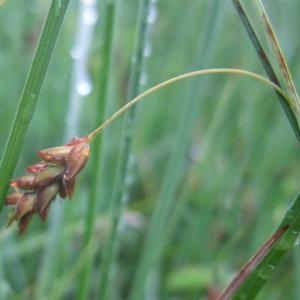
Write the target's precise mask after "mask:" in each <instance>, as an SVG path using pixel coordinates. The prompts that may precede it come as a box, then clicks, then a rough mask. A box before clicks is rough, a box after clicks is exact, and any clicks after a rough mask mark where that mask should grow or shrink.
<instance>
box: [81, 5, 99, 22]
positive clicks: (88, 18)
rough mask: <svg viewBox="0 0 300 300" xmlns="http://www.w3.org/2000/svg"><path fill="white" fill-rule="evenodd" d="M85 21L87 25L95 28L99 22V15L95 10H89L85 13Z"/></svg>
mask: <svg viewBox="0 0 300 300" xmlns="http://www.w3.org/2000/svg"><path fill="white" fill-rule="evenodd" d="M82 17H83V21H84V23H85V24H86V25H89V26H93V25H95V23H96V22H97V19H98V14H97V11H95V10H94V8H92V7H91V8H87V9H86V10H85V11H84V12H83V16H82Z"/></svg>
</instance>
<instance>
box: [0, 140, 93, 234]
mask: <svg viewBox="0 0 300 300" xmlns="http://www.w3.org/2000/svg"><path fill="white" fill-rule="evenodd" d="M89 141H90V140H89V138H88V137H82V138H73V139H71V140H70V141H69V142H68V143H67V144H65V145H63V146H59V147H53V148H48V149H43V150H41V151H39V152H38V155H39V157H40V158H41V159H42V161H41V162H38V163H36V164H34V165H31V166H28V167H27V168H26V171H27V173H28V174H26V175H24V176H22V177H19V178H16V179H14V180H12V181H11V182H10V186H11V187H12V188H13V189H14V192H13V193H12V194H10V195H8V196H7V197H6V201H5V204H6V205H14V206H15V209H14V211H13V212H12V214H11V215H10V217H9V220H8V224H7V226H10V225H11V224H12V223H13V222H14V221H17V222H18V226H19V233H20V234H22V233H23V232H24V231H25V230H26V228H27V226H28V224H29V221H30V220H31V218H32V216H33V215H34V214H38V215H39V216H40V218H41V220H42V221H45V220H46V219H47V215H48V211H49V207H50V205H51V202H52V201H53V200H54V199H55V198H56V196H57V195H58V194H59V195H60V197H61V198H67V197H68V198H69V199H71V198H72V195H73V193H74V188H75V180H76V177H77V175H78V174H79V172H80V171H81V170H82V169H83V168H84V166H85V164H86V162H87V160H88V158H89Z"/></svg>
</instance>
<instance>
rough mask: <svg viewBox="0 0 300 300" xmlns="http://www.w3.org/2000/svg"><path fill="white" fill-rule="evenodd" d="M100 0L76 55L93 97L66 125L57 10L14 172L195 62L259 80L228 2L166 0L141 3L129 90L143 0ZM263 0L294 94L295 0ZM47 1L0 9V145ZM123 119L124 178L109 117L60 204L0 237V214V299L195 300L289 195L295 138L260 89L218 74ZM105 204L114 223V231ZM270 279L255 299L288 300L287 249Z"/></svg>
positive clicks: (67, 85)
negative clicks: (144, 27) (83, 49)
mask: <svg viewBox="0 0 300 300" xmlns="http://www.w3.org/2000/svg"><path fill="white" fill-rule="evenodd" d="M98 2H99V3H98V6H97V7H96V9H97V13H98V22H97V23H96V24H95V28H94V35H93V38H92V42H91V49H90V56H89V59H88V72H89V76H90V80H91V84H92V86H93V90H92V92H91V93H89V94H88V95H86V96H84V97H80V110H79V111H80V115H79V116H78V118H75V121H74V120H73V123H71V124H70V122H69V121H68V118H67V116H69V115H70V111H71V110H72V108H74V105H75V104H74V102H72V101H74V96H72V91H74V89H76V84H74V81H73V80H72V78H73V77H72V76H73V75H74V72H75V70H74V63H75V62H74V59H72V57H71V55H70V52H71V49H72V47H73V45H74V41H75V38H76V36H77V35H78V29H77V27H76V26H77V25H76V24H77V22H78V12H79V11H78V9H79V6H78V3H77V1H70V5H69V8H68V10H67V14H66V16H65V20H64V24H63V27H62V31H61V34H60V36H59V39H58V43H57V47H56V49H55V52H54V55H53V57H52V61H51V64H50V67H49V70H48V72H47V75H46V78H45V81H44V83H43V86H42V91H41V95H40V97H39V102H38V105H37V108H36V110H35V113H34V116H33V119H32V122H31V124H30V128H29V132H28V135H27V137H26V140H25V143H24V145H23V148H22V153H21V156H20V158H19V160H18V164H17V168H16V170H15V177H16V176H20V175H22V174H23V172H24V171H23V170H24V168H25V166H26V165H29V164H32V163H34V162H36V161H37V160H38V158H37V156H36V152H37V151H39V150H40V149H43V148H47V147H52V146H56V145H61V144H63V143H65V142H66V141H67V140H68V139H69V138H70V136H69V135H70V132H72V129H70V127H71V126H73V127H72V128H76V132H75V134H76V135H78V136H82V135H85V134H88V133H89V132H90V131H91V130H93V129H94V128H96V127H97V125H98V124H99V123H100V121H101V120H103V119H104V118H105V116H109V115H111V113H112V112H114V111H116V110H117V109H118V108H119V107H121V106H122V105H123V104H124V103H125V102H126V101H127V100H128V99H129V98H132V96H133V95H135V94H137V93H138V92H139V91H143V90H145V89H146V88H147V87H151V86H153V85H154V84H156V83H159V82H161V81H163V80H165V79H168V78H170V77H173V76H175V75H178V74H181V73H185V72H187V71H192V70H198V69H203V68H208V67H209V68H213V67H238V68H242V69H247V70H252V71H255V72H257V73H261V74H264V72H263V69H262V67H261V65H260V62H259V59H258V58H257V55H256V53H255V51H254V49H253V47H252V45H251V43H250V41H249V38H248V36H247V35H246V33H245V30H244V28H243V26H242V24H241V22H240V20H239V18H238V16H237V14H236V12H235V10H234V8H233V6H232V3H231V2H230V1H204V0H202V1H199V0H189V1H188V3H187V1H185V0H166V1H157V3H156V4H154V5H155V7H156V8H155V10H153V7H152V8H149V10H150V9H152V13H154V14H157V16H156V18H153V15H152V18H153V20H154V19H155V21H154V23H153V24H152V23H151V22H150V24H148V32H146V38H145V40H144V41H140V42H141V44H140V46H139V47H140V48H139V49H142V50H143V53H144V56H143V57H142V61H141V62H140V65H139V66H138V69H139V70H140V74H139V75H138V79H139V80H137V82H136V83H135V85H134V87H132V80H130V79H129V77H130V74H131V78H132V76H133V75H132V74H133V72H134V71H132V70H133V65H134V64H132V57H133V54H134V53H136V44H135V42H134V41H135V40H136V38H135V36H136V34H135V32H136V28H137V27H138V28H141V23H143V22H145V20H146V19H145V17H144V18H142V19H140V18H138V15H139V16H141V15H142V13H141V12H139V6H140V5H141V6H143V5H144V7H146V5H147V1H138V0H131V1H129V0H119V1H115V2H114V1H112V2H110V1H107V2H106V1H101V0H99V1H98ZM244 2H247V1H244ZM264 3H265V6H266V9H267V11H268V14H269V16H270V18H271V21H272V24H273V26H274V29H275V31H276V33H277V34H278V37H279V40H280V42H281V45H282V48H283V51H284V53H285V54H286V58H287V61H288V63H289V65H290V67H291V73H292V75H293V78H294V80H295V82H296V85H297V82H298V81H299V68H297V66H298V65H299V57H298V55H297V54H298V52H299V47H300V40H299V41H298V40H297V37H298V34H297V33H298V28H299V24H298V23H297V22H298V15H299V9H300V6H299V3H298V1H297V0H289V1H285V2H284V4H283V3H282V1H280V0H272V1H270V0H269V1H264ZM150 4H151V3H150ZM49 5H50V1H33V0H32V1H13V0H10V1H9V0H7V1H6V2H5V3H4V4H3V5H2V6H1V7H0V40H1V43H0V70H1V74H2V76H1V81H0V101H1V110H0V136H1V142H0V151H1V152H2V151H3V149H4V146H5V143H6V140H7V137H8V134H9V131H10V128H11V124H12V120H13V117H14V113H15V111H16V109H17V105H18V99H19V97H20V94H21V91H22V88H23V86H24V82H25V79H26V74H27V73H28V70H29V67H30V65H31V62H32V58H33V55H34V51H35V48H36V44H37V40H38V37H39V34H40V32H41V28H42V24H43V22H44V20H45V17H46V14H47V11H48V8H49ZM151 5H153V3H152V4H151ZM249 9H250V15H251V18H252V21H253V22H254V24H255V25H257V29H258V31H259V33H260V34H261V33H262V29H261V28H262V27H261V23H260V19H259V18H258V16H257V14H256V12H255V11H254V10H253V9H252V8H251V7H249ZM150 12H151V11H150ZM149 14H150V13H149ZM149 14H148V18H150V17H151V16H149ZM148 23H149V20H148ZM149 28H150V29H149ZM110 42H111V44H110ZM110 46H111V47H110ZM147 47H148V48H147ZM149 48H151V51H150V52H147V51H149ZM73 50H74V48H73ZM274 59H275V58H274ZM110 62H111V63H110ZM136 72H137V71H136ZM77 88H78V86H77ZM104 110H105V111H104ZM131 121H132V126H129V127H126V128H127V129H128V128H129V129H128V130H129V135H130V136H131V137H132V144H131V147H130V149H129V153H130V154H129V156H128V158H129V159H128V161H129V163H127V159H126V157H125V158H124V157H123V158H122V157H121V162H122V159H123V160H124V161H125V162H126V163H125V167H126V169H127V172H126V174H125V180H124V182H123V177H122V176H121V179H122V180H121V181H122V182H123V183H120V182H119V181H118V180H117V179H118V178H119V177H118V176H120V175H116V174H118V172H119V171H118V170H120V164H121V165H122V163H120V159H119V160H118V157H120V155H119V154H118V153H119V149H120V147H121V149H124V148H122V147H123V146H122V139H123V138H122V136H124V132H123V130H122V128H124V126H126V124H125V125H124V122H123V119H122V120H121V119H120V120H118V121H116V122H115V123H114V124H113V125H112V126H111V127H109V128H108V129H107V130H106V131H105V133H104V134H103V136H102V137H101V139H99V141H98V142H96V143H98V144H97V145H96V144H95V145H93V146H92V152H91V157H90V161H89V163H88V165H87V167H86V168H85V170H84V171H83V172H82V174H81V176H80V178H79V180H78V184H77V187H76V192H75V195H74V198H73V200H72V202H69V201H61V200H59V199H57V201H56V202H55V204H54V205H53V206H52V208H51V211H50V215H49V217H48V221H47V223H46V224H42V223H41V222H40V220H38V218H34V220H33V222H32V223H31V224H30V227H29V228H28V230H27V232H26V233H25V235H24V236H21V237H19V236H18V235H17V230H16V228H15V227H12V228H9V229H5V224H6V220H7V213H8V211H9V210H8V208H7V207H5V209H4V210H3V211H2V213H1V215H0V224H1V228H2V229H1V230H0V242H1V247H0V298H1V299H26V298H27V297H28V299H77V298H81V299H98V297H99V295H102V296H101V298H100V299H105V297H106V299H127V298H128V299H199V298H200V299H207V298H208V297H212V296H211V295H212V294H213V293H214V292H215V291H220V290H222V288H223V287H225V286H226V284H228V282H229V281H230V279H231V278H232V277H233V275H234V274H235V272H236V271H237V270H238V269H239V268H240V267H241V266H242V265H243V264H244V263H245V262H246V261H247V260H248V259H249V257H251V255H252V254H253V253H254V252H255V251H256V250H257V249H258V248H259V247H260V246H261V245H262V244H263V242H264V241H265V240H266V239H267V238H268V237H269V236H270V235H271V233H272V232H273V231H274V228H276V226H277V225H278V224H279V222H280V221H281V219H282V217H283V215H284V213H285V212H286V211H287V209H288V207H289V205H290V204H291V201H292V200H293V199H294V198H295V196H296V194H297V191H298V177H297V175H298V167H299V156H298V147H297V143H296V139H295V137H294V134H293V132H292V130H291V128H290V126H289V124H288V121H287V119H286V117H285V116H284V113H283V111H282V109H281V107H280V105H279V103H278V101H277V99H276V97H275V95H274V93H273V92H272V91H271V90H270V89H269V88H267V87H265V86H263V85H262V84H260V83H257V82H255V81H253V80H249V79H245V78H238V77H236V76H234V77H232V76H224V75H221V76H214V77H207V78H205V79H203V78H196V79H190V80H188V81H184V82H180V83H176V84H175V85H173V86H171V87H168V88H166V89H164V90H162V91H160V92H158V93H156V94H154V95H152V96H150V97H149V99H147V100H146V101H143V102H142V103H141V104H139V105H138V106H137V107H136V111H135V116H133V117H132V120H131ZM73 130H74V129H73ZM119 185H121V186H124V188H122V189H121V194H120V195H122V203H123V204H121V202H119V201H118V199H120V198H121V197H120V195H119V194H118V193H119V192H118V187H119ZM116 195H119V197H117V196H116ZM114 199H117V201H115V200H114ZM94 200H95V201H94ZM116 207H117V211H118V210H119V211H120V214H121V219H120V222H119V223H118V224H117V223H113V222H111V220H114V219H113V218H111V217H115V215H114V212H115V211H116V209H115V208H116ZM112 213H113V214H112ZM116 217H117V216H116ZM91 220H92V221H91ZM114 225H117V227H116V228H117V230H116V236H115V239H114V240H113V243H112V244H111V243H110V241H111V240H110V236H111V235H110V233H112V232H114ZM110 244H111V248H110V247H108V246H107V245H110ZM107 247H108V248H107ZM107 253H111V254H112V257H110V258H108V259H107ZM107 262H109V264H108V266H106V267H107V268H106V267H105V263H107ZM272 275H273V276H272V277H271V279H270V281H269V283H268V284H267V286H266V287H265V288H264V289H263V290H262V292H261V293H260V294H259V296H258V299H300V289H299V284H298V282H299V280H300V256H299V247H298V246H297V245H296V246H295V247H294V248H293V250H292V251H290V253H289V255H288V256H287V257H285V259H284V260H283V262H282V263H281V265H280V266H279V268H277V269H276V270H275V271H274V272H273V274H272ZM100 277H101V278H100ZM106 277H107V280H106V283H105V286H103V284H101V282H102V283H103V282H104V281H103V278H106ZM101 279H102V280H101ZM146 279H147V280H146ZM211 299H213V298H211Z"/></svg>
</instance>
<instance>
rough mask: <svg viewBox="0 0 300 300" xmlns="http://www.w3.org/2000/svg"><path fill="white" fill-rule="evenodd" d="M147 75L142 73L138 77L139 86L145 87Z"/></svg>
mask: <svg viewBox="0 0 300 300" xmlns="http://www.w3.org/2000/svg"><path fill="white" fill-rule="evenodd" d="M147 77H148V76H147V73H146V72H142V74H141V76H140V80H139V84H140V85H145V84H146V83H147Z"/></svg>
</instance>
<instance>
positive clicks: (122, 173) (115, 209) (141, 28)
mask: <svg viewBox="0 0 300 300" xmlns="http://www.w3.org/2000/svg"><path fill="white" fill-rule="evenodd" d="M149 8H150V0H141V1H140V3H139V12H138V20H137V24H136V36H135V45H134V52H133V58H132V64H131V69H130V79H129V88H128V92H127V101H129V100H130V99H132V98H133V97H135V96H136V95H137V94H138V93H139V88H140V85H139V83H140V79H141V74H142V68H143V51H144V48H145V45H146V30H147V24H148V23H147V16H148V13H149ZM134 118H135V109H132V110H131V111H130V112H129V114H128V115H126V118H125V120H124V124H123V127H122V137H121V144H120V149H119V153H118V164H117V171H116V175H115V184H114V188H113V194H112V199H111V203H110V215H111V219H112V229H111V236H110V238H109V240H108V242H107V244H106V245H105V247H104V253H103V266H102V272H101V285H100V295H99V299H107V297H108V294H109V290H110V286H111V281H110V274H111V271H112V268H113V264H114V259H115V254H116V250H117V241H118V224H119V221H120V217H121V213H122V198H123V197H122V195H123V193H124V187H125V180H126V174H127V169H128V163H129V154H130V151H131V143H132V138H133V129H134V128H133V124H134Z"/></svg>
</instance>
